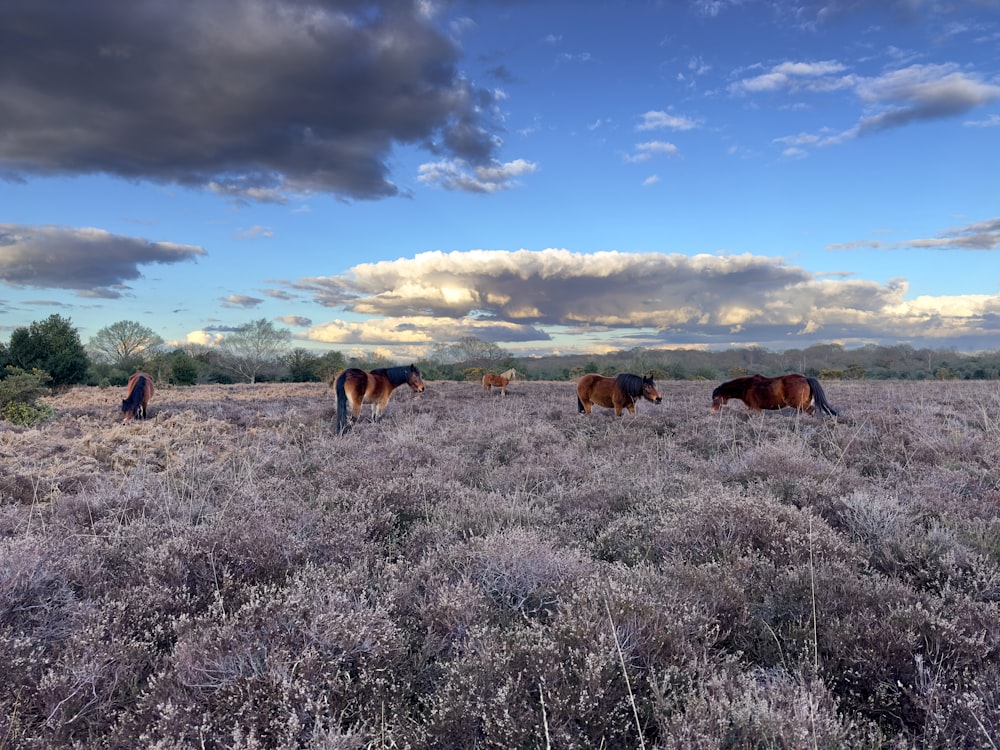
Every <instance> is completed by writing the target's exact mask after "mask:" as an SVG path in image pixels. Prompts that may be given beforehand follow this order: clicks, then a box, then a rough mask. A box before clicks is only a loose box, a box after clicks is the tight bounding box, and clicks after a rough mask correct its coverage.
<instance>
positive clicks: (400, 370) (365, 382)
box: [334, 365, 424, 435]
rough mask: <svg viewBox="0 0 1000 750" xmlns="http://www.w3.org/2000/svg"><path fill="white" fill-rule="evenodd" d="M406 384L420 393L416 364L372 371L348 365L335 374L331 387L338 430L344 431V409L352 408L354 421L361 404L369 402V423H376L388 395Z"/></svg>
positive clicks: (421, 381) (345, 419) (421, 386)
mask: <svg viewBox="0 0 1000 750" xmlns="http://www.w3.org/2000/svg"><path fill="white" fill-rule="evenodd" d="M403 383H406V384H407V385H408V386H410V388H412V389H413V390H415V391H416V392H417V393H420V392H421V391H423V390H424V381H423V378H422V377H421V375H420V369H419V368H418V367H417V366H416V365H402V366H400V367H379V368H378V369H376V370H372V371H371V372H366V371H364V370H359V369H358V368H356V367H350V368H348V369H346V370H344V371H343V372H342V373H340V375H338V376H337V380H336V381H335V383H334V387H335V388H336V390H337V433H338V434H340V435H343V434H344V432H345V431H346V430H347V409H348V406H350V409H351V421H352V422H357V421H358V417H359V416H360V415H361V405H362V404H371V405H372V422H377V421H378V420H379V418H380V417H381V415H382V412H383V411H384V410H385V405H386V404H387V403H389V396H391V395H392V392H393V391H394V390H396V388H398V387H399V386H401V385H403Z"/></svg>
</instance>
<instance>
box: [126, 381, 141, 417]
mask: <svg viewBox="0 0 1000 750" xmlns="http://www.w3.org/2000/svg"><path fill="white" fill-rule="evenodd" d="M145 392H146V378H137V379H136V381H135V385H134V386H133V387H132V392H131V393H129V394H128V398H124V399H122V413H123V414H132V415H133V416H138V415H139V407H140V406H142V396H143V394H144V393H145Z"/></svg>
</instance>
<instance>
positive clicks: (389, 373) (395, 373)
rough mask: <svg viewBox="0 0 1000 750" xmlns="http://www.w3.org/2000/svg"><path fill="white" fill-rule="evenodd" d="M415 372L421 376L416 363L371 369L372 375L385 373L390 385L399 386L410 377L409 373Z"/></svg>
mask: <svg viewBox="0 0 1000 750" xmlns="http://www.w3.org/2000/svg"><path fill="white" fill-rule="evenodd" d="M414 371H415V372H416V373H417V377H423V376H422V375H421V374H420V370H419V369H417V366H416V365H400V366H399V367H379V368H378V369H375V370H372V371H371V372H372V375H376V374H377V375H385V376H386V377H387V378H388V379H389V382H390V383H392V387H393V388H395V387H396V386H400V385H402V384H403V383H405V382H407V381H408V380H409V379H410V373H411V372H414Z"/></svg>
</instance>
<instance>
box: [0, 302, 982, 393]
mask: <svg viewBox="0 0 1000 750" xmlns="http://www.w3.org/2000/svg"><path fill="white" fill-rule="evenodd" d="M396 364H400V363H399V362H396V361H394V360H391V359H388V358H386V357H384V356H382V355H380V354H377V353H373V352H372V353H365V354H363V355H361V356H353V357H348V356H346V355H345V354H343V353H342V352H337V351H328V352H323V353H317V352H314V351H311V350H309V349H306V348H304V347H293V346H292V337H291V333H290V332H289V331H288V330H286V329H281V328H278V327H276V326H275V325H274V324H273V323H272V322H271V321H268V320H266V319H263V318H262V319H260V320H254V321H251V322H249V323H247V324H245V325H243V326H241V327H239V328H237V329H235V330H233V331H230V332H229V333H227V334H225V335H224V336H223V337H222V340H221V341H220V342H219V344H217V345H215V346H210V347H209V346H197V345H185V346H182V347H176V346H175V347H171V346H167V345H165V343H164V341H163V339H162V337H160V336H159V335H158V334H157V333H156V332H155V331H154V330H153V329H151V328H149V327H148V326H146V325H144V324H142V323H139V322H137V321H132V320H122V321H118V322H116V323H113V324H111V325H109V326H106V327H104V328H102V329H101V330H99V331H98V332H97V333H96V334H95V335H94V336H93V337H92V338H91V339H90V340H89V341H88V342H87V343H86V344H84V343H83V342H82V341H81V339H80V336H79V331H78V329H77V328H75V327H74V326H73V324H72V321H71V320H70V319H68V318H65V317H63V316H60V315H51V316H49V317H48V318H46V319H45V320H42V321H35V322H33V323H31V324H30V325H28V326H24V327H20V328H17V329H15V330H14V332H13V333H12V335H11V337H10V340H9V342H7V343H6V344H4V343H2V342H0V381H7V380H8V379H9V378H11V377H14V376H18V375H21V376H23V375H24V374H33V376H34V377H35V378H37V379H38V381H39V383H40V384H42V385H44V386H46V387H64V386H70V385H77V384H89V385H105V386H112V385H124V384H125V382H126V380H127V379H128V376H129V375H131V374H132V373H133V372H136V371H138V370H145V371H146V372H149V373H150V374H151V375H152V376H153V378H154V379H155V380H156V381H157V382H161V383H172V384H175V385H195V384H198V383H236V382H246V383H255V382H261V381H288V382H324V381H325V382H329V381H330V380H332V378H333V377H334V376H335V375H336V374H337V373H338V372H340V371H341V370H343V369H344V368H345V367H360V368H362V369H366V370H371V369H374V368H376V367H388V366H392V365H396ZM417 364H418V366H419V367H420V369H421V371H422V372H423V373H424V377H425V378H426V379H428V380H458V381H461V380H478V379H479V378H481V377H482V374H483V373H484V372H487V371H494V372H499V371H501V370H506V369H508V368H510V367H514V368H515V369H517V371H518V374H519V377H521V378H523V379H532V380H571V379H574V378H577V377H579V376H580V375H583V374H585V373H591V372H596V373H599V374H603V375H612V374H615V373H617V372H625V371H627V372H636V373H641V374H644V375H652V376H653V377H655V378H658V379H664V380H665V379H672V380H690V379H699V380H724V379H728V378H731V377H738V376H741V375H748V374H752V373H755V372H760V373H762V374H765V375H778V374H782V373H786V372H801V373H803V374H805V375H811V376H815V377H819V378H823V379H937V380H946V379H976V380H984V379H998V378H1000V351H994V352H982V353H977V354H967V353H959V352H957V351H955V350H953V349H931V348H914V347H912V346H908V345H894V346H876V345H870V346H864V347H860V348H851V349H848V348H845V347H842V346H840V345H837V344H822V345H816V346H811V347H808V348H805V349H789V350H784V351H780V352H776V351H770V350H768V349H764V348H762V347H745V348H735V349H728V350H725V351H701V350H688V349H644V348H635V349H629V350H621V351H615V352H609V353H606V354H601V355H552V356H547V357H530V358H528V357H522V358H518V357H515V356H514V355H513V354H512V353H511V352H509V351H507V350H505V349H503V348H502V347H500V346H498V345H497V344H495V343H492V342H488V341H483V340H481V339H477V338H475V337H471V336H469V337H463V338H461V339H459V340H457V341H454V342H448V343H441V344H438V345H436V346H435V347H434V348H433V349H432V350H431V352H430V353H429V355H428V356H427V357H426V358H423V359H420V360H418V361H417ZM18 382H22V383H23V382H27V381H23V377H22V381H18ZM7 385H8V387H10V386H11V384H10V383H8V384H7ZM2 406H3V400H2V394H0V407H2Z"/></svg>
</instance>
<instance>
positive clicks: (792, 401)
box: [712, 374, 837, 417]
mask: <svg viewBox="0 0 1000 750" xmlns="http://www.w3.org/2000/svg"><path fill="white" fill-rule="evenodd" d="M731 398H738V399H740V400H741V401H742V402H743V403H744V404H746V407H747V408H748V409H750V410H751V411H760V410H762V409H781V408H783V407H786V406H790V407H792V408H793V409H798V410H799V411H804V412H805V413H806V414H812V413H814V412H815V410H816V407H819V408H820V410H821V411H823V412H825V413H826V414H829V415H830V416H832V417H835V416H837V412H836V410H835V409H834V408H833V407H832V406H830V404H829V403H828V402H827V400H826V394H825V393H824V392H823V386H821V385H820V384H819V381H818V380H816V378H807V377H806V376H805V375H797V374H791V375H779V376H778V377H775V378H765V377H764V376H763V375H751V376H749V377H745V378H736V379H735V380H729V381H727V382H725V383H723V384H722V385H720V386H719V387H718V388H716V389H715V390H714V391H712V411H719V410H720V409H721V408H722V407H723V406H724V405H725V403H726V402H727V401H728V400H729V399H731Z"/></svg>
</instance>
